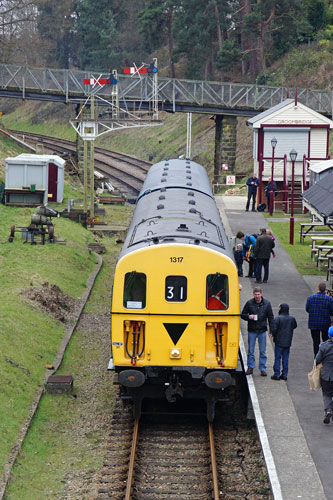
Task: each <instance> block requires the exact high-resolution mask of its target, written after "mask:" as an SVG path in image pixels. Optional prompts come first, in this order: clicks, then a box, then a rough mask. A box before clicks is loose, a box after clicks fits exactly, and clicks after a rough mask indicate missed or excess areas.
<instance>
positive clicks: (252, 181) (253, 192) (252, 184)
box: [246, 174, 259, 212]
mask: <svg viewBox="0 0 333 500" xmlns="http://www.w3.org/2000/svg"><path fill="white" fill-rule="evenodd" d="M246 184H247V186H248V187H247V203H246V211H247V212H248V211H249V207H250V202H251V198H252V212H255V211H256V197H257V190H258V187H259V179H258V177H257V175H256V174H253V175H252V177H249V178H248V180H247V181H246Z"/></svg>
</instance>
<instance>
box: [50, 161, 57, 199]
mask: <svg viewBox="0 0 333 500" xmlns="http://www.w3.org/2000/svg"><path fill="white" fill-rule="evenodd" d="M57 191H58V167H57V165H55V164H54V163H49V185H48V193H49V196H48V200H49V201H54V202H56V201H57Z"/></svg>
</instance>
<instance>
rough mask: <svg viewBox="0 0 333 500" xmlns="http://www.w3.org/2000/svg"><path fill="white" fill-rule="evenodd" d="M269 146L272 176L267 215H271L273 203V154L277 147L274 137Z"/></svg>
mask: <svg viewBox="0 0 333 500" xmlns="http://www.w3.org/2000/svg"><path fill="white" fill-rule="evenodd" d="M271 144H272V176H271V192H270V195H269V215H272V214H273V203H274V199H273V197H274V190H273V185H274V152H275V148H276V145H277V139H276V138H275V137H273V139H272V140H271Z"/></svg>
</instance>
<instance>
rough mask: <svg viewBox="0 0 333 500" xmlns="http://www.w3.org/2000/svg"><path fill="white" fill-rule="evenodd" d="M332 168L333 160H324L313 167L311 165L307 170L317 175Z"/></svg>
mask: <svg viewBox="0 0 333 500" xmlns="http://www.w3.org/2000/svg"><path fill="white" fill-rule="evenodd" d="M332 167H333V160H324V161H320V162H319V163H315V164H314V165H311V166H310V168H309V170H311V171H312V172H316V173H317V174H319V173H320V172H324V171H325V170H327V169H328V168H332Z"/></svg>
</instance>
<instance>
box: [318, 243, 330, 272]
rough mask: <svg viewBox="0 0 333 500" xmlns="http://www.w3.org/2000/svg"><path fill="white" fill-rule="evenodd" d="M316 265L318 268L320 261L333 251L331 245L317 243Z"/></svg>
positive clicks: (324, 259) (326, 258)
mask: <svg viewBox="0 0 333 500" xmlns="http://www.w3.org/2000/svg"><path fill="white" fill-rule="evenodd" d="M317 249H318V255H317V266H318V269H320V263H321V262H322V261H326V260H328V256H329V255H331V254H332V252H333V245H318V246H317Z"/></svg>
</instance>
